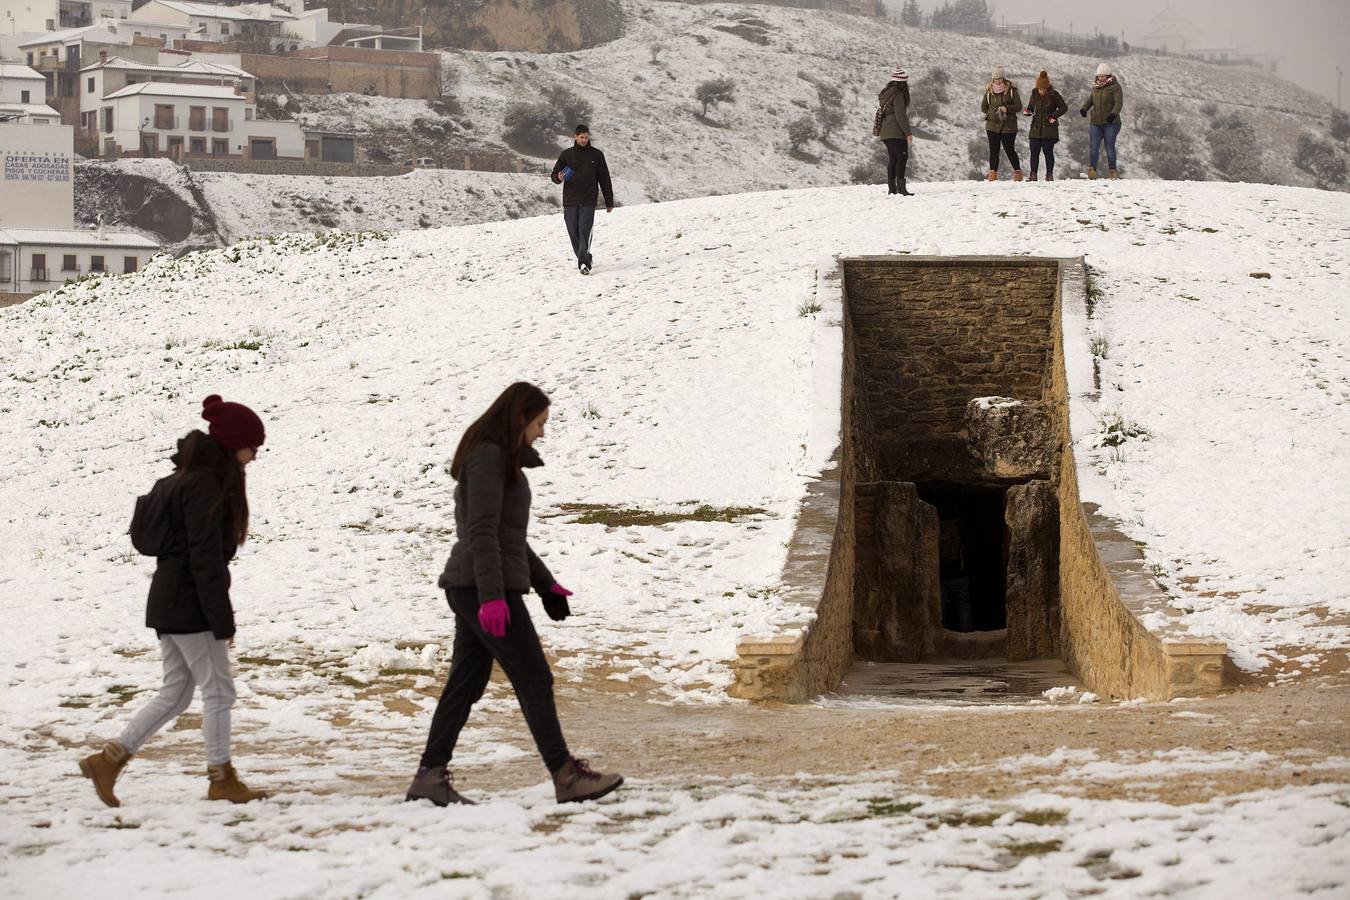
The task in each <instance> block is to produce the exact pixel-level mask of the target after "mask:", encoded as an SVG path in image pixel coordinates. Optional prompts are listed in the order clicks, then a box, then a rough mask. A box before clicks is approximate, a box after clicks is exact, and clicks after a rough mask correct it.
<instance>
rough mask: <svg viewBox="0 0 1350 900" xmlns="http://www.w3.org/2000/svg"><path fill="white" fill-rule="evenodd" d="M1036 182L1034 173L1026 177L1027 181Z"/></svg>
mask: <svg viewBox="0 0 1350 900" xmlns="http://www.w3.org/2000/svg"><path fill="white" fill-rule="evenodd" d="M1036 180H1037V178H1036V173H1035V172H1032V173H1031V174H1030V175H1028V176H1027V181H1036Z"/></svg>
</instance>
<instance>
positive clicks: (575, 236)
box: [563, 206, 595, 266]
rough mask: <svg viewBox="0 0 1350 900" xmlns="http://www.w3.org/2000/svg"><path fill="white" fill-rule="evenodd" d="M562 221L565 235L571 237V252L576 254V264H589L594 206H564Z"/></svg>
mask: <svg viewBox="0 0 1350 900" xmlns="http://www.w3.org/2000/svg"><path fill="white" fill-rule="evenodd" d="M563 221H564V222H566V223H567V236H568V237H569V238H571V239H572V252H573V253H575V254H576V256H577V265H578V266H589V265H590V264H591V228H592V226H594V225H595V207H594V206H564V207H563Z"/></svg>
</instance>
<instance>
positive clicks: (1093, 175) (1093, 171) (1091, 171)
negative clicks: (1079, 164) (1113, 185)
mask: <svg viewBox="0 0 1350 900" xmlns="http://www.w3.org/2000/svg"><path fill="white" fill-rule="evenodd" d="M1088 179H1089V180H1091V181H1095V180H1096V179H1097V170H1096V169H1094V168H1092V167H1091V166H1089V167H1088Z"/></svg>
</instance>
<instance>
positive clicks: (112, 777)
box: [80, 741, 131, 806]
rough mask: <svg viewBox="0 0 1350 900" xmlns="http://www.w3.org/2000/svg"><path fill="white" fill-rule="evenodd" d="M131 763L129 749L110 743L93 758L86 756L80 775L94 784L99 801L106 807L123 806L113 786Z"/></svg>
mask: <svg viewBox="0 0 1350 900" xmlns="http://www.w3.org/2000/svg"><path fill="white" fill-rule="evenodd" d="M129 762H131V754H130V753H129V752H128V751H127V748H126V747H123V746H122V745H121V744H119V743H117V741H108V743H106V744H104V745H103V749H102V750H100V751H98V752H97V753H95V754H94V755H93V756H86V757H85V758H84V759H82V760H80V774H81V775H83V776H84V777H85V778H88V779H89V780H90V781H92V782H94V790H95V791H97V792H98V799H100V800H102V801H103V802H104V804H105V805H107V806H121V805H122V801H121V800H118V799H117V797H116V795H115V794H113V784H114V783H115V782H116V781H117V776H118V775H121V774H122V770H123V769H125V768H126V765H127V763H129Z"/></svg>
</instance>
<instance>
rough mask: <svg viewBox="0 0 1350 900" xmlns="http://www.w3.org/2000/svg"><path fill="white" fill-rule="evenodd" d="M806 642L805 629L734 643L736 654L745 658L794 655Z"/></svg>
mask: <svg viewBox="0 0 1350 900" xmlns="http://www.w3.org/2000/svg"><path fill="white" fill-rule="evenodd" d="M805 644H806V630H805V629H802V630H799V631H798V632H797V633H796V634H792V633H788V634H776V635H773V636H772V637H757V638H746V639H745V640H743V641H741V642H740V643H739V644H737V645H736V655H737V656H739V657H741V658H742V659H745V658H747V657H755V656H795V655H796V654H798V653H800V652H801V649H802V647H803V646H804V645H805Z"/></svg>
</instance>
